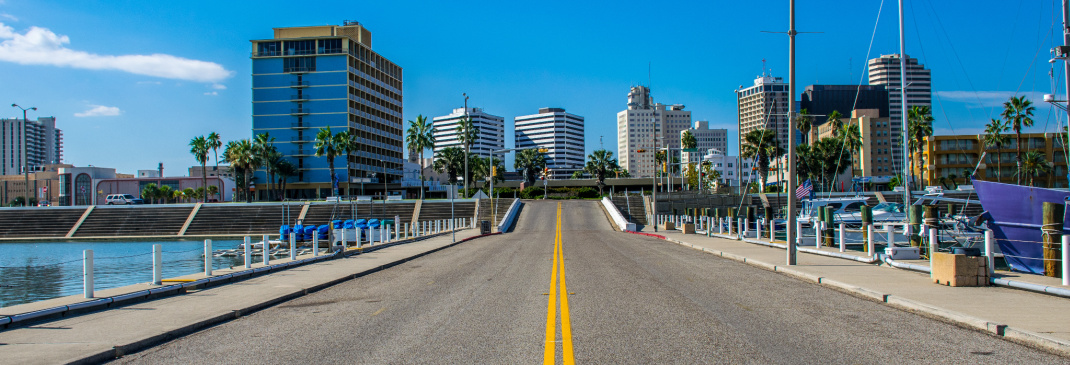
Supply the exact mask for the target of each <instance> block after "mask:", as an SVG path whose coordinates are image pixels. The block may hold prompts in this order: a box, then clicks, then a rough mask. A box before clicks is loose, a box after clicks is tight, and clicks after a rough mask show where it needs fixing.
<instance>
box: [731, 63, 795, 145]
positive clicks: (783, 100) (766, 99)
mask: <svg viewBox="0 0 1070 365" xmlns="http://www.w3.org/2000/svg"><path fill="white" fill-rule="evenodd" d="M736 100H737V101H738V107H739V109H738V113H739V139H740V140H742V139H743V137H744V136H746V135H747V133H749V132H750V131H753V130H758V129H768V130H772V131H773V132H775V133H776V139H777V144H779V145H780V148H782V149H784V150H785V151H787V149H788V131H789V130H790V131H792V132H794V131H795V128H793V127H792V125H791V123H789V122H788V103H792V102H794V99H793V98H792V97H791V95H788V84H786V83H784V79H782V78H779V77H772V76H758V78H756V79H754V85H753V86H751V87H748V88H746V89H739V90H736Z"/></svg>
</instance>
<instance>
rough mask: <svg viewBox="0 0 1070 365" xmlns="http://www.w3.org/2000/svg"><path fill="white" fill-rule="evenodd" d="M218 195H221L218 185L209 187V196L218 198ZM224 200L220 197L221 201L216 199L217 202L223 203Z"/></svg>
mask: <svg viewBox="0 0 1070 365" xmlns="http://www.w3.org/2000/svg"><path fill="white" fill-rule="evenodd" d="M218 194H219V186H217V185H208V196H216V195H218ZM222 200H223V198H222V197H220V198H219V199H216V201H222Z"/></svg>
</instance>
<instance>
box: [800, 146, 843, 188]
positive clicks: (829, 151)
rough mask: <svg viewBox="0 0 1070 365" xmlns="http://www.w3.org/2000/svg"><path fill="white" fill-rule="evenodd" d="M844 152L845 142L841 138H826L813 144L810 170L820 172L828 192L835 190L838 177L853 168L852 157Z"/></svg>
mask: <svg viewBox="0 0 1070 365" xmlns="http://www.w3.org/2000/svg"><path fill="white" fill-rule="evenodd" d="M842 151H843V142H842V141H841V140H840V139H839V138H835V137H826V138H822V139H819V140H817V141H815V142H814V143H811V149H810V151H809V153H811V156H810V161H809V163H810V164H811V166H809V168H811V169H816V170H817V171H818V172H819V174H820V177H821V181H822V185H824V186H827V187H828V188H827V189H828V190H827V191H832V190H834V189H833V186H834V184H835V182H836V175H839V174H842V173H844V172H846V171H847V169H850V168H851V156H850V155H849V154H845V153H842ZM811 171H813V170H811Z"/></svg>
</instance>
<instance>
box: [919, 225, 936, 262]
mask: <svg viewBox="0 0 1070 365" xmlns="http://www.w3.org/2000/svg"><path fill="white" fill-rule="evenodd" d="M922 227H924V226H922ZM937 233H938V232H937V231H936V230H935V229H929V261H932V259H933V254H934V253H936V251H937V249H938V248H939V247H940V240H939V238H937V236H936V234H937Z"/></svg>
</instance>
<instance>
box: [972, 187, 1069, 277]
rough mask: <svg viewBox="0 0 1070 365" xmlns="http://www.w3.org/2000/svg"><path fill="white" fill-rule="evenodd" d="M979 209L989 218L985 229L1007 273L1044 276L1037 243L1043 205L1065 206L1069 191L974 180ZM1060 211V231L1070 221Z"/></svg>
mask: <svg viewBox="0 0 1070 365" xmlns="http://www.w3.org/2000/svg"><path fill="white" fill-rule="evenodd" d="M973 183H974V184H973V186H974V189H975V190H976V191H977V197H978V198H980V200H981V206H982V207H983V208H984V209H985V210H986V211H987V212H988V214H989V215H990V216H991V220H990V221H989V224H988V226H989V228H991V229H992V234H993V236H995V238H996V243H997V244H998V245H999V249H1000V250H1001V251H1002V252H1003V255H1004V258H1005V259H1006V260H1007V264H1008V265H1009V266H1010V267H1011V270H1014V271H1020V272H1026V273H1031V274H1039V275H1043V274H1044V246H1043V244H1042V243H1041V241H1042V239H1043V233H1042V232H1041V230H1040V227H1041V225H1043V223H1044V217H1043V212H1044V203H1056V204H1065V202H1066V199H1067V198H1068V197H1070V191H1064V190H1056V189H1045V188H1036V187H1030V186H1021V185H1014V184H1004V183H998V182H992V181H979V180H974V182H973ZM1066 213H1068V212H1066V211H1065V210H1064V212H1063V227H1062V231H1063V232H1064V233H1065V232H1067V231H1068V229H1067V227H1066V224H1067V223H1070V220H1068V219H1067V217H1066Z"/></svg>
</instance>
